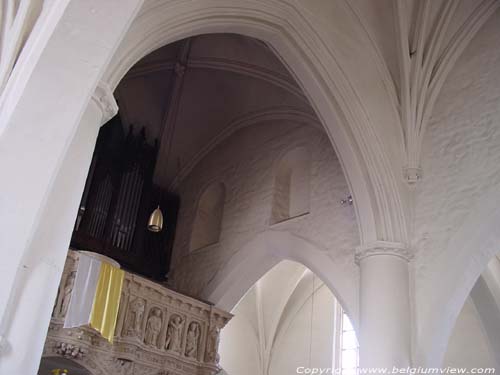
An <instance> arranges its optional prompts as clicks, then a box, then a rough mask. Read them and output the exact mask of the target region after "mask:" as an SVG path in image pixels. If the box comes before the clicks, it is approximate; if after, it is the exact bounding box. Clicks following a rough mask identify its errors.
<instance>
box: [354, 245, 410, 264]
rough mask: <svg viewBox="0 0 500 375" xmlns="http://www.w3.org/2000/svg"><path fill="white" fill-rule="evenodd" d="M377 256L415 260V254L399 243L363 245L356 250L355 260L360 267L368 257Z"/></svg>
mask: <svg viewBox="0 0 500 375" xmlns="http://www.w3.org/2000/svg"><path fill="white" fill-rule="evenodd" d="M376 255H393V256H396V257H399V258H402V259H404V260H406V261H407V262H409V261H411V260H412V259H413V254H412V253H411V251H410V250H409V249H408V247H407V246H406V245H404V244H402V243H399V242H388V241H376V242H374V243H371V244H368V245H362V246H359V247H358V248H356V253H355V255H354V260H355V262H356V264H357V265H358V266H359V264H360V262H361V261H362V260H363V259H365V258H368V257H371V256H376Z"/></svg>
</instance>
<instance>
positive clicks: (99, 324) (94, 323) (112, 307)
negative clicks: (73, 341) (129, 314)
mask: <svg viewBox="0 0 500 375" xmlns="http://www.w3.org/2000/svg"><path fill="white" fill-rule="evenodd" d="M124 276H125V272H124V271H123V270H121V269H119V268H116V267H114V266H112V265H110V264H108V263H106V262H102V264H101V270H100V271H99V279H98V281H97V287H96V292H95V296H94V303H93V305H92V312H91V313H90V326H91V327H92V328H94V329H95V330H97V331H99V332H100V333H101V335H102V336H103V337H104V338H106V339H107V340H108V341H109V342H111V343H113V336H114V334H115V326H116V319H117V317H118V308H119V306H120V297H121V294H122V285H123V278H124Z"/></svg>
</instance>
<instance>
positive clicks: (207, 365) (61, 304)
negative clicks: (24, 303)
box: [44, 251, 231, 375]
mask: <svg viewBox="0 0 500 375" xmlns="http://www.w3.org/2000/svg"><path fill="white" fill-rule="evenodd" d="M77 260H78V253H77V252H74V251H70V252H69V255H68V260H67V264H66V266H65V270H64V272H63V277H62V278H61V286H60V288H59V289H60V292H59V296H58V298H57V299H56V302H55V309H54V314H53V317H52V320H51V324H50V326H49V332H48V335H47V341H46V343H45V349H44V356H54V355H56V356H62V357H66V358H71V359H74V360H76V361H78V362H79V363H81V364H82V365H84V366H85V367H86V368H93V369H94V370H93V371H92V373H93V374H95V375H100V374H105V373H109V374H119V375H130V374H136V373H137V374H139V373H140V374H145V375H160V374H161V375H165V374H167V375H188V374H189V375H192V374H201V375H215V374H217V372H218V371H219V367H218V354H217V348H218V344H219V333H220V330H221V329H222V327H224V325H225V324H226V323H227V322H228V321H229V319H230V318H231V314H228V313H226V312H224V311H222V310H219V309H216V308H215V307H213V306H210V305H208V304H206V303H203V302H200V301H197V300H195V299H193V298H190V297H186V296H183V295H181V294H179V293H176V292H173V291H171V290H169V289H167V288H165V287H164V286H161V285H158V284H156V283H153V282H151V281H149V280H146V279H143V278H142V277H139V276H136V275H132V274H129V273H126V275H125V280H124V283H123V290H122V298H121V300H120V308H119V312H118V320H117V326H116V330H115V331H116V335H115V338H114V341H113V344H110V343H109V342H108V341H106V340H105V339H103V338H102V337H101V336H100V335H99V334H98V333H97V332H96V331H94V330H93V329H91V328H88V327H79V328H72V329H65V328H63V323H64V314H65V312H66V310H67V305H68V302H69V298H70V296H71V291H72V288H73V282H74V278H75V272H76V266H77ZM66 300H67V301H68V302H65V301H66Z"/></svg>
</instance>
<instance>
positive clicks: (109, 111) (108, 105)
mask: <svg viewBox="0 0 500 375" xmlns="http://www.w3.org/2000/svg"><path fill="white" fill-rule="evenodd" d="M92 100H93V101H94V103H95V104H96V105H97V106H98V107H99V109H100V110H101V112H102V120H101V122H102V123H103V124H105V123H106V122H108V121H109V120H111V118H113V116H114V115H116V114H117V113H118V104H117V103H116V100H115V97H114V96H113V92H112V91H111V88H110V87H109V85H108V84H107V83H106V82H102V81H101V82H99V83H98V85H97V87H96V89H95V91H94V94H93V95H92Z"/></svg>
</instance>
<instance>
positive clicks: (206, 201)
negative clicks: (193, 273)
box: [190, 183, 226, 251]
mask: <svg viewBox="0 0 500 375" xmlns="http://www.w3.org/2000/svg"><path fill="white" fill-rule="evenodd" d="M225 199H226V189H225V187H224V184H222V183H215V184H212V185H210V186H209V187H208V188H206V189H205V191H204V192H203V194H202V195H201V197H200V200H199V202H198V208H197V210H196V216H195V219H194V225H193V231H192V233H191V244H190V250H191V251H193V250H197V249H201V248H202V247H205V246H208V245H212V244H214V243H216V242H218V241H219V236H220V230H221V223H222V214H223V211H224V201H225Z"/></svg>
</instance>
